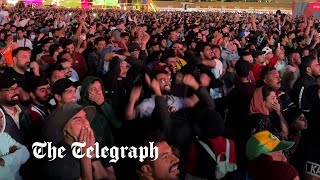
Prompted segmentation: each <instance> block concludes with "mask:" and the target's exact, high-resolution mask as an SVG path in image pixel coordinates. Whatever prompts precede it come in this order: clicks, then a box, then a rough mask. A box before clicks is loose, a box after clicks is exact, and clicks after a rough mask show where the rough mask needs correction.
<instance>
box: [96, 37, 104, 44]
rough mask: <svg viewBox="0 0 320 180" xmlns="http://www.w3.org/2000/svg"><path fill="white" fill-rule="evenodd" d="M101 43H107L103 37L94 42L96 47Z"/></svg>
mask: <svg viewBox="0 0 320 180" xmlns="http://www.w3.org/2000/svg"><path fill="white" fill-rule="evenodd" d="M101 41H104V42H105V40H104V38H103V37H97V38H96V39H95V40H94V45H98V44H99V42H101Z"/></svg>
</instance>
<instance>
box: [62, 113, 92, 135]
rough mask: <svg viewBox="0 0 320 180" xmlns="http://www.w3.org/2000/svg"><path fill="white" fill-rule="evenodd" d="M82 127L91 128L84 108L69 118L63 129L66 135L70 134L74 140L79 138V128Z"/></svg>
mask: <svg viewBox="0 0 320 180" xmlns="http://www.w3.org/2000/svg"><path fill="white" fill-rule="evenodd" d="M84 127H87V128H89V129H90V130H91V128H90V122H89V120H88V118H87V114H86V112H85V111H84V110H81V111H80V112H78V113H77V114H76V115H74V116H73V117H72V118H71V119H70V120H69V122H68V123H67V124H66V125H65V127H64V130H65V132H67V133H68V135H71V136H72V138H74V140H75V141H77V140H78V139H79V136H80V132H81V129H82V128H84ZM91 131H92V130H91ZM65 135H66V134H65Z"/></svg>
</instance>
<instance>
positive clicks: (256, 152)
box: [246, 131, 294, 160]
mask: <svg viewBox="0 0 320 180" xmlns="http://www.w3.org/2000/svg"><path fill="white" fill-rule="evenodd" d="M293 145H294V142H292V141H280V140H279V139H278V138H277V137H276V136H275V135H273V134H271V133H270V132H269V131H261V132H258V133H256V134H254V135H252V136H251V137H250V139H249V140H248V142H247V145H246V154H247V158H248V159H249V160H253V159H255V158H257V157H259V156H260V155H261V154H269V153H272V152H276V151H281V150H286V149H289V148H291V147H292V146H293Z"/></svg>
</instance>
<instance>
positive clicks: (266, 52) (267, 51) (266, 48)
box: [262, 47, 272, 55]
mask: <svg viewBox="0 0 320 180" xmlns="http://www.w3.org/2000/svg"><path fill="white" fill-rule="evenodd" d="M262 51H263V52H265V53H264V55H267V54H268V53H270V52H272V49H271V48H269V47H264V48H263V49H262Z"/></svg>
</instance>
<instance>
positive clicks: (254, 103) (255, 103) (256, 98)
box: [249, 87, 269, 115]
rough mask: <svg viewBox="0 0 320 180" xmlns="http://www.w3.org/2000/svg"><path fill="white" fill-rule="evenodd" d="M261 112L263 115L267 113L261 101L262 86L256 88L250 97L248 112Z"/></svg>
mask: <svg viewBox="0 0 320 180" xmlns="http://www.w3.org/2000/svg"><path fill="white" fill-rule="evenodd" d="M257 113H261V114H264V115H269V110H268V109H267V107H266V106H265V105H264V103H263V95H262V87H260V88H257V89H256V90H255V91H254V93H253V97H252V99H251V103H250V112H249V114H257Z"/></svg>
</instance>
